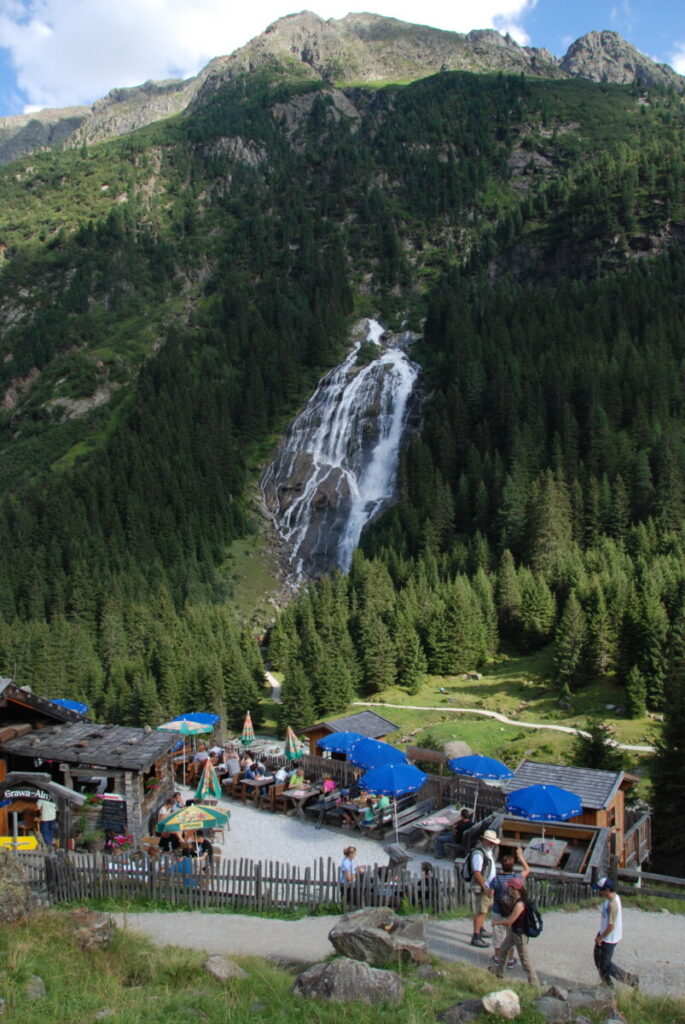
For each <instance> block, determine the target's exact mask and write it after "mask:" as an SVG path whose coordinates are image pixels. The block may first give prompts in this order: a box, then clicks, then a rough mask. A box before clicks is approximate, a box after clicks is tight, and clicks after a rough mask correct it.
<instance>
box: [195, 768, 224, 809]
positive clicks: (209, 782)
mask: <svg viewBox="0 0 685 1024" xmlns="http://www.w3.org/2000/svg"><path fill="white" fill-rule="evenodd" d="M220 796H221V786H220V785H219V780H218V779H217V777H216V772H215V771H214V765H213V764H212V762H211V761H210V759H209V758H207V760H206V761H205V766H204V768H203V769H202V775H201V776H200V781H199V782H198V785H197V789H196V790H195V799H196V800H200V801H202V800H206V799H207V797H216V798H217V799H218V798H219V797H220Z"/></svg>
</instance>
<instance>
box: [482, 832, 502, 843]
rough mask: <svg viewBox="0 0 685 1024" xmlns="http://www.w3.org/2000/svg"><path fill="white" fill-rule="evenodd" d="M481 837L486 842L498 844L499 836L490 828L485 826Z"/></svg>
mask: <svg viewBox="0 0 685 1024" xmlns="http://www.w3.org/2000/svg"><path fill="white" fill-rule="evenodd" d="M483 839H484V840H485V842H486V843H493V844H494V845H496V846H499V836H498V835H497V833H496V832H495V830H494V829H492V828H486V830H485V832H483Z"/></svg>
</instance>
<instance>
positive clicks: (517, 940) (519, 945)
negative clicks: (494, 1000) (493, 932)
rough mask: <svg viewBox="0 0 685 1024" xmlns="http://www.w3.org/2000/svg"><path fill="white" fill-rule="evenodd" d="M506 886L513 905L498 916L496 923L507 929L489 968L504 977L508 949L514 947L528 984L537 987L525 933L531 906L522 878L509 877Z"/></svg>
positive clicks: (535, 972)
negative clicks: (494, 963)
mask: <svg viewBox="0 0 685 1024" xmlns="http://www.w3.org/2000/svg"><path fill="white" fill-rule="evenodd" d="M507 887H508V889H509V890H510V891H511V893H512V896H513V897H514V905H513V906H512V908H511V912H510V914H509V916H508V917H505V918H500V920H498V921H497V924H503V925H506V926H507V929H508V930H507V934H506V935H505V937H504V941H503V943H502V945H501V947H500V951H499V963H498V964H496V965H493V966H492V967H490V970H491V971H492V972H493V974H496V975H497V977H498V978H502V977H504V967H505V965H506V963H507V961H508V959H509V951H510V950H511V949H512V948H514V947H515V948H516V950H517V951H518V955H519V960H520V961H521V966H522V967H523V969H524V971H525V972H526V978H527V979H528V984H529V985H535V986H536V987H538V988H539V986H540V979H539V978H538V976H537V971H536V970H535V967H534V966H533V961H532V960H531V958H530V953H529V951H528V939H529V936H528V935H527V934H526V928H527V921H528V916H529V908H530V907H532V904H531V903H530V900H529V899H528V894H527V892H526V887H525V885H524V882H523V879H522V878H510V879H509V881H508V883H507ZM536 913H537V912H536Z"/></svg>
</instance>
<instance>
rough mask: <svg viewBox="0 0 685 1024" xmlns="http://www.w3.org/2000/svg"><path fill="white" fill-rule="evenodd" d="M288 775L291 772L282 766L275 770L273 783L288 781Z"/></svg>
mask: <svg viewBox="0 0 685 1024" xmlns="http://www.w3.org/2000/svg"><path fill="white" fill-rule="evenodd" d="M290 775H291V772H289V771H288V769H287V768H286V766H285V765H284V764H282V765H281V767H280V768H278V769H277V771H276V773H275V775H274V782H287V781H288V779H289V778H290Z"/></svg>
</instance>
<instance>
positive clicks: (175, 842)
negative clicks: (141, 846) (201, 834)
mask: <svg viewBox="0 0 685 1024" xmlns="http://www.w3.org/2000/svg"><path fill="white" fill-rule="evenodd" d="M180 848H181V841H180V839H179V838H178V836H177V835H176V833H175V832H162V834H161V836H160V837H159V847H158V849H159V852H160V853H176V851H177V850H180Z"/></svg>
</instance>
